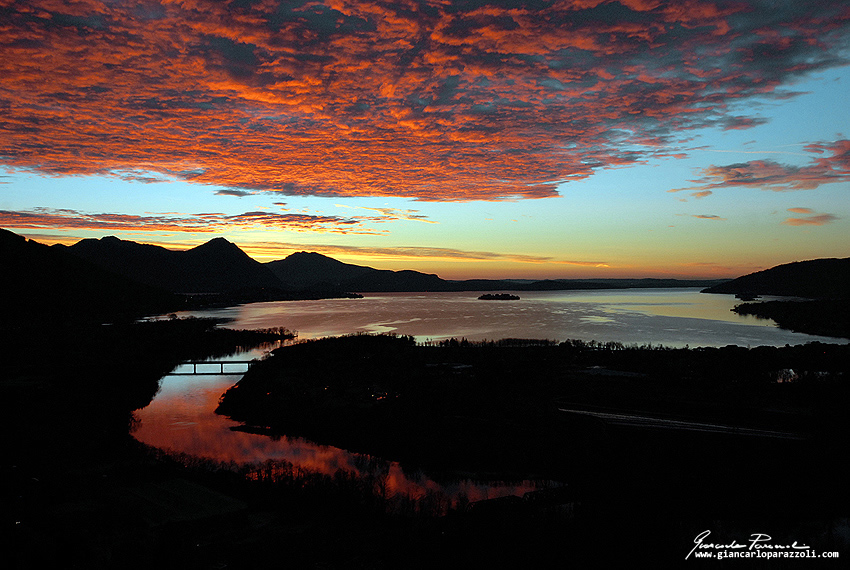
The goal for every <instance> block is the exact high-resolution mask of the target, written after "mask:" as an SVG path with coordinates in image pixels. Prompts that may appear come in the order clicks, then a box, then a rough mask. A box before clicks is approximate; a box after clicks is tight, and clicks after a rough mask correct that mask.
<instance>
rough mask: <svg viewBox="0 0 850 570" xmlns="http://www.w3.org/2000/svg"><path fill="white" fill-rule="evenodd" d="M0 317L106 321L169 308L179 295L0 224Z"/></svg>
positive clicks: (31, 321) (36, 320) (32, 320)
mask: <svg viewBox="0 0 850 570" xmlns="http://www.w3.org/2000/svg"><path fill="white" fill-rule="evenodd" d="M0 267H3V271H4V277H3V279H2V280H0V294H2V296H3V299H4V300H6V307H5V308H4V310H3V311H2V313H0V319H2V320H9V321H10V322H18V323H29V324H34V323H44V322H77V321H80V320H84V321H87V320H99V321H108V320H112V319H114V318H121V317H127V318H134V317H138V316H141V315H144V314H156V313H159V312H164V311H169V310H172V309H173V307H175V306H177V305H178V303H179V300H178V298H177V296H176V295H173V294H171V293H169V292H167V291H165V290H162V289H159V288H156V287H151V286H148V285H144V284H141V283H138V282H136V281H133V280H131V279H128V278H126V277H124V276H121V275H117V274H115V273H113V272H111V271H108V270H106V269H104V268H102V267H100V266H98V265H97V264H94V263H91V262H89V261H86V260H84V259H80V258H78V257H77V256H75V255H72V254H71V253H70V252H68V251H67V248H64V249H63V248H55V247H48V246H46V245H44V244H41V243H38V242H36V241H33V240H28V239H26V238H25V237H23V236H20V235H18V234H15V233H13V232H10V231H8V230H4V229H0Z"/></svg>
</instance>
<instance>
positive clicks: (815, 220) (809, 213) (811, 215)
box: [782, 208, 839, 226]
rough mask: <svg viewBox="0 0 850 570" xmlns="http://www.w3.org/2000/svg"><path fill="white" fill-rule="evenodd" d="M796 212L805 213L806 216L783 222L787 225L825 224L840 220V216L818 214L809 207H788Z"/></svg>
mask: <svg viewBox="0 0 850 570" xmlns="http://www.w3.org/2000/svg"><path fill="white" fill-rule="evenodd" d="M788 211H789V212H791V213H794V214H804V215H806V217H805V218H788V219H786V220H784V221H783V222H782V223H783V224H785V225H786V226H824V225H826V224H829V223H832V222H834V221H835V220H838V219H839V218H838V216H834V215H832V214H817V213H815V212H814V211H813V210H811V209H809V208H788Z"/></svg>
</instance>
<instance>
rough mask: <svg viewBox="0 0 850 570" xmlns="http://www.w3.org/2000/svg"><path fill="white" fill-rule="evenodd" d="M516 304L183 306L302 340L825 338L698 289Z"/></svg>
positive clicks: (408, 300)
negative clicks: (739, 310) (363, 335)
mask: <svg viewBox="0 0 850 570" xmlns="http://www.w3.org/2000/svg"><path fill="white" fill-rule="evenodd" d="M517 294H518V295H520V296H521V297H522V299H521V300H519V301H479V300H478V295H479V293H470V292H463V293H420V294H412V293H372V294H367V295H366V296H365V298H363V299H324V300H319V301H280V302H269V303H252V304H249V305H240V306H236V307H228V308H223V309H210V310H204V311H192V312H186V313H181V316H186V315H194V316H212V317H223V318H226V319H230V320H231V321H232V322H230V323H229V324H228V325H227V326H228V327H231V328H245V329H252V328H268V327H277V326H283V327H286V328H288V329H290V330H294V331H297V332H298V336H299V337H300V338H302V339H304V338H317V337H323V336H333V335H342V334H348V333H353V332H359V331H362V332H372V333H380V332H394V333H398V334H405V335H412V336H414V337H415V338H416V339H417V340H418V341H425V340H428V339H432V340H441V339H446V338H452V337H456V338H461V337H465V338H467V339H470V340H483V339H490V340H498V339H501V338H536V339H543V338H547V339H552V340H558V341H563V340H567V339H582V340H597V341H600V342H608V341H616V342H622V343H625V344H647V343H651V344H654V345H657V344H663V345H666V346H672V347H681V346H685V345H689V346H691V347H695V346H726V345H728V344H737V345H740V346H759V345H773V346H783V345H785V344H792V345H793V344H802V343H806V342H809V341H814V340H819V341H822V342H844V341H841V340H837V339H832V338H828V337H818V336H812V335H804V334H800V333H793V332H790V331H785V330H782V329H780V328H778V327H776V325H775V323H774V322H773V321H769V320H760V319H756V318H755V317H748V316H739V315H736V314H735V313H733V312H732V311H730V309H731V308H732V307H734V306H735V305H736V304H738V303H740V301H739V300H737V299H735V298H734V296H732V295H709V294H705V293H700V292H699V289H694V288H686V289H626V290H606V291H553V292H533V293H529V292H520V293H517Z"/></svg>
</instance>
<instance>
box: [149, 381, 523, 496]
mask: <svg viewBox="0 0 850 570" xmlns="http://www.w3.org/2000/svg"><path fill="white" fill-rule="evenodd" d="M237 380H238V376H213V375H196V376H173V375H172V376H166V377H164V378H163V380H162V382H161V387H160V391H159V392H158V393H157V396H156V397H155V398H154V400H153V402H151V404H150V405H149V406H148V407H146V408H144V409H142V410H139V411H138V412H136V417H137V419H138V420H139V425H138V427H137V428H136V430H135V431H134V433H133V435H134V437H135V438H136V439H138V440H139V441H141V442H143V443H145V444H148V445H151V446H153V447H156V448H160V449H164V450H168V451H173V452H178V453H185V454H188V455H191V456H195V457H202V458H208V459H213V460H216V461H220V462H235V463H237V464H243V465H244V464H254V465H260V464H263V463H265V462H268V461H269V460H271V461H272V462H280V463H278V464H277V465H275V466H269V467H258V468H257V470H256V471H253V472H252V473H253V475H249V477H251V478H263V477H264V476H265V477H268V478H271V479H273V480H278V479H280V478H285V477H297V476H299V475H302V474H306V473H309V474H318V475H327V476H336V475H338V474H340V473H344V474H347V475H349V476H354V477H357V478H362V479H364V480H371V481H373V482H374V483H375V486H376V487H379V489H376V492H377V493H379V494H382V495H384V496H385V497H386V498H393V497H407V498H410V499H412V500H419V499H422V498H424V497H426V496H431V497H435V496H436V497H441V498H442V499H443V501H444V502H445V503H446V505H447V506H448V505H455V504H457V502H458V499H459V498H461V497H464V498H465V499H466V500H468V501H470V502H474V501H478V500H482V499H492V498H497V497H502V496H506V495H522V494H524V493H526V492H529V491H533V490H535V489H537V488H538V486H539V485H538V484H536V483H535V482H532V481H521V482H511V483H501V482H487V483H485V482H478V481H475V482H473V481H470V480H458V481H452V482H437V481H434V480H433V479H430V478H429V477H427V476H426V475H425V474H424V473H422V472H414V473H411V472H409V471H405V470H404V469H403V468H402V466H401V465H400V464H399V463H397V462H389V461H384V460H381V459H379V458H374V457H370V456H368V455H363V454H357V453H351V452H348V451H346V450H344V449H340V448H337V447H333V446H328V445H319V444H317V443H313V442H311V441H308V440H305V439H303V438H298V437H287V436H282V437H279V438H278V437H275V438H272V437H268V436H264V435H257V434H252V433H246V432H242V431H234V430H233V429H231V428H233V427H237V426H239V425H240V424H239V423H237V422H234V421H232V420H230V419H228V418H226V417H223V416H220V415H216V414H215V413H214V410H215V409H216V407H217V405H218V400H219V397H220V395H221V394H222V393H223V392H224V391H225V390H226V389H227V388H229V387H230V386H231V385H232V384H233V383H235V382H236V381H237ZM286 464H291V466H290V465H286ZM264 470H265V471H267V473H265V475H264V474H263V473H264Z"/></svg>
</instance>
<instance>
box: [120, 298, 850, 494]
mask: <svg viewBox="0 0 850 570" xmlns="http://www.w3.org/2000/svg"><path fill="white" fill-rule="evenodd" d="M478 295H479V294H478V293H469V292H464V293H427V294H410V293H382V294H369V295H366V296H365V297H364V298H363V299H324V300H318V301H285V302H268V303H253V304H248V305H240V306H236V307H226V308H219V309H209V310H203V311H191V312H185V313H180V316H190V315H191V316H198V317H219V318H225V319H228V320H229V322H228V323H227V325H226V326H228V327H231V328H243V329H253V328H270V327H279V326H283V327H287V328H289V329H290V330H294V331H297V332H298V335H299V337H300V338H302V339H305V338H318V337H323V336H332V335H342V334H348V333H354V332H370V333H381V332H392V333H397V334H404V335H412V336H414V337H415V338H416V339H417V340H418V341H420V342H425V341H428V340H441V339H446V338H452V337H455V338H467V339H469V340H482V339H491V340H497V339H501V338H537V339H552V340H558V341H563V340H567V339H582V340H597V341H600V342H608V341H616V342H622V343H624V344H639V345H643V344H653V345H658V344H663V345H667V346H674V347H680V346H685V345H690V346H692V347H695V346H725V345H728V344H737V345H740V346H758V345H773V346H782V345H785V344H802V343H805V342H810V341H822V342H846V341H843V340H841V339H832V338H827V337H818V336H812V335H805V334H800V333H793V332H790V331H785V330H782V329H779V328H777V327H776V326H775V324H774V323H773V322H772V321H767V320H759V319H755V318H753V317H744V316H739V315H736V314H734V313H732V312H731V311H730V309H731V308H732V307H733V306H734V305H735V304H737V303H738V302H739V301H738V300H737V299H735V298H734V297H732V296H726V295H708V294H701V293H699V290H698V289H633V290H605V291H557V292H533V293H529V292H522V293H518V295H520V296H521V299H520V300H519V301H480V300H478V298H477V297H478ZM270 348H273V347H267V348H266V350H269V349H270ZM262 355H263V350H262V349H257V350H254V351H251V352H248V353H242V354H235V355H232V356H231V357H229V359H230V360H248V359H252V358H259V357H261V356H262ZM217 360H221V359H217ZM187 370H191V367H188V369H187V368H186V367H183V368H180V367H178V369H176V370H175V371H173V372H181V371H187ZM240 377H241V375H239V374H235V375H225V376H215V375H195V376H180V375H168V376H165V377H164V378H163V379H162V380H161V385H160V390H159V392H158V393H157V395H156V397H155V398H154V400H153V401H152V402H151V404H150V405H149V406H147V407H146V408H144V409H142V410H139V411H138V412H136V417H137V419H138V420H139V425H138V427H137V428H136V430H135V431H134V434H133V435H134V437H136V438H137V439H138V440H139V441H142V442H143V443H146V444H149V445H152V446H154V447H158V448H161V449H168V450H173V451H177V452H182V453H187V454H190V455H192V456H196V457H205V458H210V459H214V460H217V461H223V462H230V461H233V462H236V463H239V464H251V463H255V464H257V463H262V462H263V461H266V460H269V459H271V460H282V461H285V462H288V463H290V464H292V465H293V466H295V467H296V468H297V469H300V470H303V471H304V472H309V473H315V474H319V475H326V476H328V477H332V476H334V475H335V474H337V473H340V472H342V473H346V474H352V475H354V476H357V477H363V478H368V479H370V480H374V481H377V482H378V484H379V485H380V486H381V487H382V489H383V492H384V493H385V494H386V496H387V497H390V498H392V497H407V498H411V499H414V500H416V499H421V498H423V497H426V496H431V497H434V496H436V497H439V498H440V500H442V501H444V502H445V504H452V505H454V504H457V502H458V500H460V499H461V497H463V498H464V500H470V501H475V500H480V499H486V498H495V497H500V496H505V495H522V494H523V493H525V492H528V491H533V490H536V489H539V488H542V487H547V486H551V485H553V483H552V482H548V481H535V480H523V481H509V482H506V481H479V480H473V479H471V478H458V479H456V480H453V481H450V482H446V481H442V480H441V481H439V482H438V481H436V480H434V479H432V478H430V477H428V476H427V475H425V474H424V473H422V472H419V471H413V472H411V470H409V469H404V468H403V467H402V466H401V465H399V464H398V463H396V462H393V461H384V460H380V459H377V458H372V457H369V456H365V455H362V454H356V453H350V452H348V451H345V450H343V449H339V448H336V447H331V446H325V445H320V444H317V443H314V442H311V441H307V440H305V439H302V438H297V437H281V438H277V439H272V438H270V437H266V436H263V435H257V434H251V433H246V432H242V431H235V430H233V429H232V428H234V427H237V426H238V425H239V424H238V423H237V422H234V421H231V420H229V419H227V418H225V417H223V416H219V415H216V414H215V413H214V410H215V409H216V407H217V405H218V400H219V397H220V396H221V395H222V393H224V391H225V390H226V389H227V388H229V387H230V386H232V385H233V384H235V383H236V382H237V381H238V380H239V378H240Z"/></svg>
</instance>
